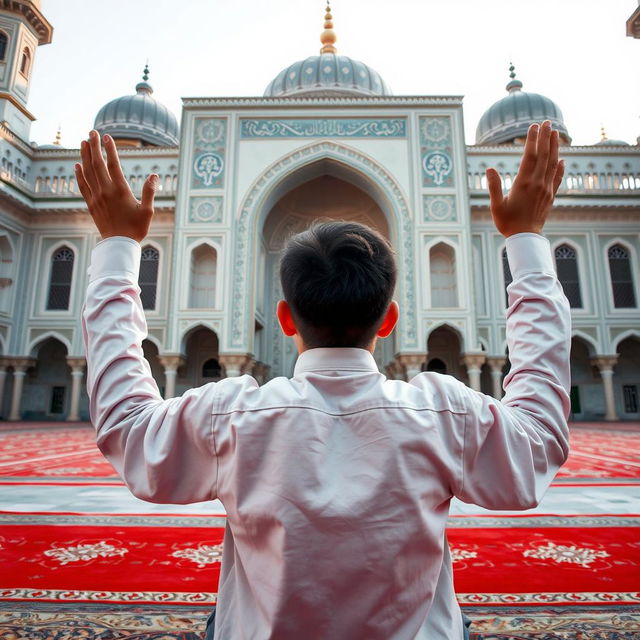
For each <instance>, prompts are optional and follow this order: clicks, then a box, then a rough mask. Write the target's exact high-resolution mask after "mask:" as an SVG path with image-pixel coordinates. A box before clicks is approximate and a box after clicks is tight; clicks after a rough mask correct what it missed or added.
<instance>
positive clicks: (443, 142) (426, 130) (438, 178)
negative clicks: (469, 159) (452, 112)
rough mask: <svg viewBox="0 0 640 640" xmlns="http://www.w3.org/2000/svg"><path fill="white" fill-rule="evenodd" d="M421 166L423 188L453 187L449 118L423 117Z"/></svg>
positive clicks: (421, 123) (420, 123) (420, 121)
mask: <svg viewBox="0 0 640 640" xmlns="http://www.w3.org/2000/svg"><path fill="white" fill-rule="evenodd" d="M419 129H420V164H421V167H422V186H423V187H453V186H454V172H453V141H452V140H453V137H452V130H451V118H449V117H448V116H444V117H435V116H421V117H420V119H419Z"/></svg>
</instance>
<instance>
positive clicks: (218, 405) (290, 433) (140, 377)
mask: <svg viewBox="0 0 640 640" xmlns="http://www.w3.org/2000/svg"><path fill="white" fill-rule="evenodd" d="M507 254H508V258H509V264H510V267H511V272H512V274H513V283H512V284H511V286H510V287H509V302H510V306H509V310H508V312H507V316H508V320H507V332H508V337H509V340H508V342H509V357H510V360H511V370H510V372H509V374H508V376H507V377H506V379H505V389H506V395H505V397H504V398H503V400H502V401H498V400H496V399H494V398H491V397H488V396H485V395H483V394H481V393H477V392H475V391H472V390H471V389H469V388H468V387H466V386H465V385H464V384H462V383H461V382H459V381H457V380H455V379H454V378H453V377H451V376H447V375H440V374H437V373H421V374H419V375H418V376H416V377H415V378H414V379H413V380H411V381H410V382H409V383H406V382H402V381H399V380H387V379H386V378H385V376H383V375H381V374H380V373H379V372H378V369H377V367H376V363H375V361H374V359H373V357H372V356H371V354H370V353H369V352H368V351H365V350H362V349H313V350H310V351H306V352H304V353H302V354H301V355H300V357H299V358H298V361H297V364H296V367H295V372H294V376H293V378H291V379H287V378H275V379H273V380H271V381H269V382H268V383H266V384H265V385H263V386H259V385H258V383H257V382H256V381H255V380H254V379H253V378H252V377H250V376H247V375H245V376H241V377H237V378H227V379H225V380H221V381H220V382H218V383H212V384H208V385H205V386H203V387H200V388H197V389H192V390H190V391H188V392H186V393H185V394H184V395H183V396H182V397H180V398H172V399H169V400H163V399H162V398H161V397H160V394H159V393H158V388H157V386H156V383H155V382H154V380H153V378H152V376H151V371H150V369H149V365H148V364H147V361H146V360H145V359H144V357H143V353H142V348H141V343H142V340H143V339H144V338H145V336H146V334H147V327H146V323H145V316H144V312H143V309H142V305H141V303H140V297H139V289H138V286H137V277H138V267H139V263H140V246H139V245H138V244H137V243H136V242H134V241H133V240H130V239H128V238H110V239H107V240H104V241H103V242H101V243H99V244H98V245H97V247H96V248H95V249H94V251H93V254H92V264H91V267H90V284H89V287H88V291H87V299H86V306H85V309H84V312H83V328H84V338H85V344H86V349H87V363H88V374H87V378H88V389H89V395H90V402H91V404H90V408H91V417H92V420H93V423H94V424H95V427H96V430H97V442H98V446H99V447H100V449H101V451H102V452H103V453H104V455H105V456H106V457H107V458H108V459H109V461H110V462H111V463H112V464H113V466H114V467H115V468H116V469H117V471H118V473H119V474H120V475H121V477H122V478H123V480H124V481H125V482H126V483H127V486H128V487H129V488H130V490H131V491H132V493H133V494H134V495H136V496H138V497H139V498H142V499H144V500H149V501H152V502H164V503H179V504H184V503H189V502H198V501H204V500H213V499H215V498H218V499H220V500H221V501H222V503H223V505H224V507H225V509H226V511H227V516H228V517H227V527H226V532H225V541H224V553H223V560H222V569H221V576H220V584H219V599H218V612H217V618H216V638H222V639H225V640H228V639H233V640H235V639H240V638H243V639H244V638H247V639H249V638H250V639H252V640H257V639H263V638H278V639H279V640H283V639H296V640H299V639H300V638H305V640H311V639H314V638H318V639H323V640H326V639H330V640H340V639H345V640H359V639H362V640H364V639H366V640H376V639H379V640H390V639H394V640H405V639H410V638H419V639H424V640H426V639H428V640H439V639H442V640H451V639H452V638H461V637H462V626H461V620H460V611H459V608H458V604H457V602H456V600H455V595H454V591H453V584H452V569H451V559H450V557H449V553H448V546H447V544H446V539H445V524H446V521H447V515H448V512H449V503H450V501H451V498H452V497H453V496H457V497H458V498H460V499H461V500H463V501H465V502H473V503H475V504H478V505H481V506H483V507H486V508H489V509H527V508H530V507H533V506H535V505H536V504H537V503H538V502H539V501H540V499H541V497H542V495H543V493H544V491H545V490H546V488H547V487H548V485H549V483H550V482H551V480H552V478H553V476H554V475H555V473H556V471H557V470H558V468H559V467H560V465H561V464H562V463H563V462H564V461H565V459H566V457H567V453H568V429H567V424H566V418H567V416H568V412H569V396H568V389H569V345H570V315H569V306H568V303H567V301H566V298H565V297H564V295H563V293H562V289H561V287H560V284H559V283H558V281H557V278H556V276H555V270H554V266H553V261H552V258H551V252H550V249H549V243H548V242H547V240H546V239H544V238H543V237H541V236H537V235H535V234H519V235H517V236H512V237H511V238H509V239H508V240H507ZM436 586H437V588H436Z"/></svg>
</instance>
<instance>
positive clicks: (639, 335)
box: [611, 329, 640, 353]
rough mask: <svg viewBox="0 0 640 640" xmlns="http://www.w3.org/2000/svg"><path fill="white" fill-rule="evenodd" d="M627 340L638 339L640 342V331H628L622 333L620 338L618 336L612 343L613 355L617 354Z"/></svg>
mask: <svg viewBox="0 0 640 640" xmlns="http://www.w3.org/2000/svg"><path fill="white" fill-rule="evenodd" d="M627 338H637V339H638V340H640V330H638V329H628V330H627V331H624V332H622V333H621V334H620V335H619V336H616V337H615V339H614V340H613V341H612V342H611V353H616V351H617V350H618V346H619V345H620V343H621V342H624V341H625V340H626V339H627Z"/></svg>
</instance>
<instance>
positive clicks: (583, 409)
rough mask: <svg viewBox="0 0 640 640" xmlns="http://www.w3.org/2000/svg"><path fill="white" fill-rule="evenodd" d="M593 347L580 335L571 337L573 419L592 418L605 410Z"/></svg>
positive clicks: (601, 414) (600, 415) (598, 416)
mask: <svg viewBox="0 0 640 640" xmlns="http://www.w3.org/2000/svg"><path fill="white" fill-rule="evenodd" d="M593 355H594V349H593V347H592V346H591V345H590V344H589V343H588V342H587V341H586V340H583V339H582V338H580V337H577V336H574V337H573V338H572V339H571V356H570V366H571V393H570V396H571V419H573V420H592V419H596V418H601V417H602V416H603V415H604V412H605V406H604V393H603V391H602V382H601V381H600V380H599V379H598V378H596V376H594V368H593V365H592V364H591V358H592V357H593Z"/></svg>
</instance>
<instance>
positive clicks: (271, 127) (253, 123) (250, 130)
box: [240, 118, 407, 138]
mask: <svg viewBox="0 0 640 640" xmlns="http://www.w3.org/2000/svg"><path fill="white" fill-rule="evenodd" d="M406 135H407V125H406V120H405V119H404V118H293V119H287V120H283V119H275V118H273V119H272V118H258V119H252V120H248V119H247V120H242V121H241V125H240V137H241V138H404V137H406Z"/></svg>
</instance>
